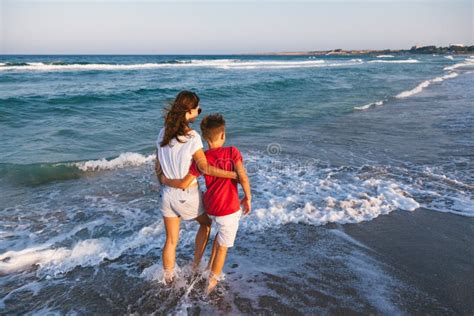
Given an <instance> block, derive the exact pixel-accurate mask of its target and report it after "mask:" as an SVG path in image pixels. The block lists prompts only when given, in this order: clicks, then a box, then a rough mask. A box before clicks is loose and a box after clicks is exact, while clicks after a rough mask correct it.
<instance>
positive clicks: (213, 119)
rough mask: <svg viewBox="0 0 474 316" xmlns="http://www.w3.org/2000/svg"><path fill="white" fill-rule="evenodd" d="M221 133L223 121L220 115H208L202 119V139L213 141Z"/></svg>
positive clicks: (223, 125) (223, 130)
mask: <svg viewBox="0 0 474 316" xmlns="http://www.w3.org/2000/svg"><path fill="white" fill-rule="evenodd" d="M223 132H225V120H224V117H223V116H222V115H221V114H219V113H215V114H210V115H207V116H205V117H204V118H203V119H202V122H201V133H202V137H204V139H206V140H210V141H214V140H216V139H217V137H218V136H219V134H220V133H223Z"/></svg>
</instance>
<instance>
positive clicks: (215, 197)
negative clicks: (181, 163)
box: [189, 146, 242, 216]
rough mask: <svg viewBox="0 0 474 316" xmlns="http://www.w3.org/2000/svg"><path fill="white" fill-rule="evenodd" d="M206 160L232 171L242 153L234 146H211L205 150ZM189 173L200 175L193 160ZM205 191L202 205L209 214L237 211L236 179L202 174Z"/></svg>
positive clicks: (238, 203) (224, 213) (219, 214)
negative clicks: (204, 180) (204, 181)
mask: <svg viewBox="0 0 474 316" xmlns="http://www.w3.org/2000/svg"><path fill="white" fill-rule="evenodd" d="M205 154H206V158H207V162H208V163H209V164H210V165H211V166H214V167H216V168H220V169H223V170H227V171H234V170H235V164H236V163H237V162H238V161H242V155H241V154H240V152H239V150H238V149H237V148H236V147H234V146H230V147H220V148H211V149H208V150H206V152H205ZM189 173H191V174H192V175H194V176H196V177H198V176H199V175H201V172H200V171H199V168H198V167H197V165H196V163H195V162H194V161H193V163H192V164H191V167H190V169H189ZM204 178H205V179H206V187H207V191H206V193H204V197H203V200H204V207H205V208H206V212H207V214H209V215H213V216H225V215H229V214H232V213H235V212H237V211H238V210H239V209H240V201H239V191H238V189H237V180H234V179H226V178H218V177H214V176H209V175H204Z"/></svg>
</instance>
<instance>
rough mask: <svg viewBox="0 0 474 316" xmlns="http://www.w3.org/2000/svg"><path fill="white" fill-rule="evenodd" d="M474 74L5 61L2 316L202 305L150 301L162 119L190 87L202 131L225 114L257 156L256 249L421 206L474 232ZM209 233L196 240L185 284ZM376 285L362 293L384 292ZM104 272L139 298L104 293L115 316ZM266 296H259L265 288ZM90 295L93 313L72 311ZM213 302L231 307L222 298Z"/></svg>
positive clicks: (314, 61) (162, 296) (348, 61)
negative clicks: (283, 232) (288, 232)
mask: <svg viewBox="0 0 474 316" xmlns="http://www.w3.org/2000/svg"><path fill="white" fill-rule="evenodd" d="M473 64H474V60H473V59H472V57H469V56H432V55H394V56H375V55H373V56H372V55H364V56H348V57H344V56H318V57H313V56H235V55H232V56H0V130H1V134H0V190H1V193H0V194H1V197H0V214H1V220H0V236H1V237H2V238H1V241H0V283H1V284H2V290H1V292H0V299H1V301H0V309H1V308H4V309H5V310H6V311H8V312H24V311H27V310H37V311H48V310H51V311H61V312H66V311H76V312H77V311H79V312H80V311H82V312H86V313H87V312H96V313H101V312H104V311H107V310H115V311H117V312H124V311H125V312H126V311H127V310H128V311H130V312H133V311H138V312H149V311H150V310H153V307H152V305H153V304H154V303H156V302H158V303H159V305H160V306H161V307H160V308H161V309H159V308H158V307H156V306H155V307H154V308H158V310H159V311H161V312H169V311H180V310H182V309H183V308H184V309H185V308H187V307H186V306H188V305H189V304H191V305H193V304H197V303H196V301H195V300H196V298H192V297H188V296H185V297H184V298H183V296H178V297H179V298H178V299H175V298H173V296H172V295H171V294H169V293H168V292H166V291H164V290H162V289H161V288H159V287H158V289H155V290H156V293H158V294H157V295H158V296H159V298H156V297H155V299H151V296H153V295H154V294H153V295H152V294H150V293H155V292H154V291H155V290H153V288H152V289H150V288H149V287H150V284H151V283H150V282H152V281H156V280H157V279H159V276H160V268H159V266H160V251H161V246H162V243H163V238H164V231H163V225H162V222H161V216H160V213H159V210H158V209H157V205H158V190H159V188H158V185H157V183H156V181H155V177H154V175H153V159H154V156H153V152H154V142H155V138H156V135H157V133H158V131H159V130H160V128H161V127H162V121H163V120H162V116H163V108H164V107H165V106H166V105H167V103H168V102H169V101H171V100H172V99H173V97H174V96H175V95H176V94H177V93H178V92H179V91H180V90H183V89H189V90H193V91H195V92H197V93H198V94H199V96H200V98H201V107H202V108H203V114H202V115H206V114H209V113H214V112H219V113H222V114H223V115H224V116H225V118H226V121H227V139H228V144H232V145H235V146H237V147H239V148H240V149H241V151H242V152H243V154H244V159H245V162H246V163H247V168H248V171H249V174H250V178H251V181H252V184H253V191H254V199H255V201H254V212H253V213H252V215H251V216H250V217H249V218H246V219H245V220H244V221H243V223H242V225H241V232H242V234H245V235H247V234H249V233H252V235H254V236H257V237H258V236H265V234H266V232H267V231H268V230H269V229H271V228H275V227H280V226H284V225H287V224H298V225H317V226H318V225H326V224H328V223H335V224H345V223H356V222H361V221H370V220H372V219H374V218H376V217H378V216H382V215H387V214H389V213H390V212H392V211H415V212H416V209H417V208H419V207H425V208H428V209H431V210H432V211H433V212H437V211H441V212H450V213H453V214H456V215H461V216H465V217H466V219H467V218H470V217H472V216H474V208H473V190H474V182H473V174H474V173H473V165H472V157H473V152H474V139H473V136H472V135H474V125H473V122H474V108H473V103H472V100H473V98H474V94H473V89H472V87H473V83H474V73H473ZM198 126H199V121H198V122H197V123H196V124H195V125H194V128H196V129H197V130H199V128H198ZM195 229H196V227H195V225H193V224H192V223H186V224H184V225H183V231H182V234H181V238H182V240H181V247H182V249H181V250H180V253H181V257H179V258H178V259H179V260H178V263H179V264H180V265H181V266H182V267H184V268H186V265H187V262H188V259H189V258H188V257H189V256H190V255H191V254H192V247H191V246H192V244H193V237H194V233H195ZM241 242H242V244H241V245H242V247H244V248H245V245H250V244H251V243H252V242H254V241H252V240H246V239H245V238H243V240H242V241H241ZM238 258H240V259H238V260H240V261H239V262H238V263H237V265H239V264H240V265H242V262H245V261H246V260H249V258H246V257H245V255H243V254H242V253H240V255H239V257H238ZM238 260H237V261H238ZM364 260H365V259H364ZM366 260H369V261H370V260H372V259H366ZM370 262H371V263H370V264H373V265H376V263H373V262H372V261H370ZM184 268H183V269H184ZM377 269H380V273H378V272H377V273H375V274H373V275H372V274H371V275H370V276H368V275H367V276H364V275H362V276H361V277H362V278H364V277H374V278H375V279H374V280H375V281H374V282H375V283H377V282H378V281H377V280H378V279H377V277H378V276H380V275H384V273H383V271H382V270H383V269H382V268H374V271H379V270H377ZM259 272H261V271H259ZM183 273H184V272H183ZM341 273H345V271H342V272H341ZM97 274H98V275H99V277H98V278H99V279H100V278H101V277H100V275H102V274H103V275H104V278H105V275H108V276H111V279H112V280H120V279H123V278H126V279H127V280H128V281H127V282H128V284H129V287H130V288H131V290H130V291H131V292H132V294H131V295H130V296H127V299H125V300H124V299H123V297H122V295H123V292H124V291H126V290H125V289H126V288H127V287H126V286H124V285H117V291H116V293H115V294H111V295H110V296H107V295H106V296H107V297H108V298H111V297H112V298H111V299H110V300H109V301H111V302H115V303H114V304H116V306H115V305H114V307H112V305H113V304H112V303H110V302H109V301H108V300H106V299H104V300H103V301H101V300H100V299H97V300H98V301H95V299H94V300H93V299H90V298H87V297H86V295H85V294H84V293H83V292H84V291H85V289H87V288H90V287H91V283H90V282H93V281H92V279H94V278H97ZM383 280H385V279H383ZM383 280H382V281H383ZM382 281H380V282H382ZM104 282H106V281H104ZM107 282H108V281H107ZM107 282H106V283H107ZM110 282H112V281H110ZM93 283H94V284H93V285H92V289H93V290H95V291H97V292H98V293H102V292H104V291H105V290H104V289H103V288H101V287H100V285H99V284H96V283H95V282H93ZM236 283H238V282H237V281H236ZM130 284H132V285H130ZM387 284H389V285H390V286H392V285H393V284H395V283H393V282H388V283H387ZM389 285H387V286H389ZM232 286H233V285H232V284H230V287H232ZM235 286H236V285H235V284H234V287H235ZM259 286H260V287H259V288H258V289H254V292H252V291H251V293H253V294H252V295H254V294H255V295H257V296H258V295H260V294H262V293H264V292H265V290H268V289H267V288H265V285H264V284H263V283H262V284H260V285H259ZM64 288H67V289H68V292H67V294H64V295H63V296H59V297H55V296H52V294H54V293H59V292H61V291H62V290H63V289H64ZM144 288H146V291H145V290H144ZM143 291H145V292H146V293H147V294H146V295H144V294H143V293H144V292H143ZM150 291H151V292H150ZM223 291H224V294H223V295H224V296H225V295H226V294H225V290H223ZM262 291H263V292H262ZM327 291H328V292H329V293H332V294H334V295H336V296H337V297H340V299H341V300H342V301H343V302H345V303H344V304H348V305H351V304H353V306H359V308H355V310H358V311H366V312H371V311H378V312H390V311H395V310H398V309H402V310H403V308H402V307H400V306H398V305H397V304H396V303H393V302H392V301H391V298H390V295H389V294H387V293H386V291H385V290H384V289H380V291H381V293H382V294H381V295H382V296H383V297H384V298H385V299H386V302H385V301H384V303H383V304H379V303H380V302H379V301H376V302H375V301H373V300H370V299H369V298H368V295H369V294H368V293H369V288H366V289H360V291H359V292H357V294H354V295H346V296H344V295H342V294H341V293H338V289H335V288H331V287H329V289H327ZM331 291H333V292H331ZM30 292H31V293H33V294H34V295H33V296H31V298H29V299H28V300H27V302H26V303H21V304H20V302H21V297H23V296H22V295H23V294H24V293H30ZM78 293H82V294H80V295H82V296H80V295H79V294H78ZM227 294H228V295H231V294H230V293H229V292H228V293H227ZM77 295H79V297H82V298H81V299H79V300H78V301H77V302H81V303H80V304H79V303H77V304H76V303H75V302H76V301H74V300H71V298H72V297H77ZM114 295H115V296H114ZM170 295H171V296H170ZM262 295H263V294H262ZM328 295H329V294H328ZM384 295H385V296H384ZM170 297H171V298H170ZM341 297H342V298H341ZM117 300H118V301H120V300H122V301H123V302H122V303H123V304H122V303H120V304H118V303H117ZM153 302H154V303H153ZM109 303H110V305H109ZM117 304H118V305H117ZM187 304H188V305H187ZM199 304H201V303H199ZM203 304H204V303H203ZM206 304H210V306H211V307H209V305H205V306H207V307H202V308H204V309H206V308H211V310H215V309H217V310H219V308H220V307H219V300H217V303H215V302H214V301H211V302H210V303H209V302H207V303H206ZM213 304H217V305H213ZM235 304H236V303H235V301H234V303H232V304H231V305H232V308H234V311H239V312H244V311H242V310H241V309H239V305H238V304H237V305H235ZM153 306H154V305H153ZM251 306H252V305H251ZM387 306H388V307H387ZM114 308H115V309H114ZM318 308H320V307H318ZM318 308H316V307H314V306H311V304H308V305H307V306H306V307H305V308H303V309H301V310H303V311H306V312H321V310H320V309H318ZM387 308H388V309H387Z"/></svg>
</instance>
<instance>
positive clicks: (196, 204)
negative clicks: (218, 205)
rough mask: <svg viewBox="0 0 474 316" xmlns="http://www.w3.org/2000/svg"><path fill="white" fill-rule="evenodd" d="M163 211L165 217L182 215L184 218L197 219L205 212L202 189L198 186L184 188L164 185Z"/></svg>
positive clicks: (162, 194)
mask: <svg viewBox="0 0 474 316" xmlns="http://www.w3.org/2000/svg"><path fill="white" fill-rule="evenodd" d="M161 213H162V214H163V217H181V218H182V219H183V220H190V219H195V218H196V217H198V216H199V215H201V214H204V206H203V202H202V193H201V190H199V187H197V186H196V187H192V188H187V189H184V190H183V189H176V188H171V187H167V186H165V187H163V190H162V191H161Z"/></svg>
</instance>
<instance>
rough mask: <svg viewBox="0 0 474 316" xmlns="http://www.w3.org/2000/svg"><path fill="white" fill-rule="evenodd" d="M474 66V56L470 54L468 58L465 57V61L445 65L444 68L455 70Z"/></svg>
mask: <svg viewBox="0 0 474 316" xmlns="http://www.w3.org/2000/svg"><path fill="white" fill-rule="evenodd" d="M470 67H474V56H469V57H468V58H466V59H464V61H463V62H461V63H457V64H454V65H452V66H448V67H445V68H444V70H448V71H454V70H456V69H458V68H470Z"/></svg>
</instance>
